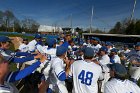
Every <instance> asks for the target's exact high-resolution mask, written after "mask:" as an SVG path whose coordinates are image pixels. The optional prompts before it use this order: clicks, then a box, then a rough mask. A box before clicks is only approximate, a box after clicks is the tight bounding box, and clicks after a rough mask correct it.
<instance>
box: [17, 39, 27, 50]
mask: <svg viewBox="0 0 140 93" xmlns="http://www.w3.org/2000/svg"><path fill="white" fill-rule="evenodd" d="M18 49H19V50H20V51H21V52H28V51H29V47H28V39H27V38H24V39H23V42H22V44H21V45H20V46H19V48H18Z"/></svg>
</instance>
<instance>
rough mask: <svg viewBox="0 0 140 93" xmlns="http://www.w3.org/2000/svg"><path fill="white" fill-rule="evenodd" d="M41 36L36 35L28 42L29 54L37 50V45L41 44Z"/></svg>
mask: <svg viewBox="0 0 140 93" xmlns="http://www.w3.org/2000/svg"><path fill="white" fill-rule="evenodd" d="M41 39H42V37H41V35H40V34H36V35H35V37H34V40H32V41H30V42H29V44H28V47H29V52H31V53H32V52H35V51H36V49H37V45H38V44H40V43H41Z"/></svg>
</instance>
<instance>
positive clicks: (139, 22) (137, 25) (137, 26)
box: [134, 20, 140, 35]
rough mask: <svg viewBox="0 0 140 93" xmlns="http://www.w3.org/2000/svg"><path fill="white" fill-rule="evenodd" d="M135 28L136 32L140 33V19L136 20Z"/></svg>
mask: <svg viewBox="0 0 140 93" xmlns="http://www.w3.org/2000/svg"><path fill="white" fill-rule="evenodd" d="M134 29H135V32H136V34H137V35H140V20H138V21H137V22H136V24H135V27H134Z"/></svg>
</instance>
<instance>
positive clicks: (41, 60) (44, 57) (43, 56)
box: [40, 55, 47, 63]
mask: <svg viewBox="0 0 140 93" xmlns="http://www.w3.org/2000/svg"><path fill="white" fill-rule="evenodd" d="M45 60H47V56H45V55H42V57H41V59H40V62H41V63H43V62H44V61H45Z"/></svg>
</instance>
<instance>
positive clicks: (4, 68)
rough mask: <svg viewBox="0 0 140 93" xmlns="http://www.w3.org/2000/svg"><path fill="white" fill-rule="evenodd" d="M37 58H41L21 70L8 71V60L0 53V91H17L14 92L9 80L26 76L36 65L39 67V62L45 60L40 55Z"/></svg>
mask: <svg viewBox="0 0 140 93" xmlns="http://www.w3.org/2000/svg"><path fill="white" fill-rule="evenodd" d="M39 58H40V59H41V60H40V61H37V62H36V63H34V64H33V65H31V66H29V67H27V68H25V69H23V70H21V71H15V72H9V62H8V61H7V60H5V59H4V57H3V56H2V55H0V81H1V82H0V93H18V92H15V90H14V88H15V87H14V88H13V86H11V84H10V82H14V81H17V80H20V79H22V78H24V77H26V76H27V75H29V74H30V73H32V72H33V71H34V70H35V69H36V68H37V67H39V65H40V64H41V62H44V61H45V60H46V57H45V56H42V55H41V56H40V57H39Z"/></svg>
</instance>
